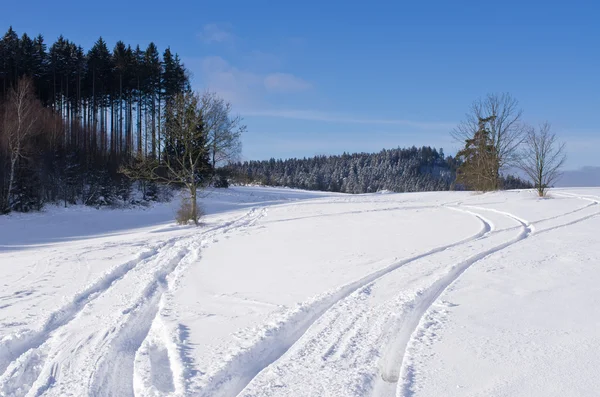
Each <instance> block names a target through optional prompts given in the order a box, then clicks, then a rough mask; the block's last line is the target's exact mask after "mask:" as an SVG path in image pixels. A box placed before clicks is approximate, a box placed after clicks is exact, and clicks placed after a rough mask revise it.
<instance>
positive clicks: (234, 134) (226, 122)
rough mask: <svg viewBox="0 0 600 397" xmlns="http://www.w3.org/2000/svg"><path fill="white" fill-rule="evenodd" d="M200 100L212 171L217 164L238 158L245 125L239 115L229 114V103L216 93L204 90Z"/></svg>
mask: <svg viewBox="0 0 600 397" xmlns="http://www.w3.org/2000/svg"><path fill="white" fill-rule="evenodd" d="M200 102H201V107H202V110H203V112H202V116H203V120H204V126H205V129H206V132H207V144H208V147H209V149H210V162H211V165H212V168H213V171H214V170H215V169H216V167H217V165H218V164H223V163H226V162H229V161H235V160H238V158H239V155H240V154H241V151H242V143H241V141H240V138H241V136H242V133H243V132H244V131H245V130H246V126H245V125H243V124H242V118H241V117H240V116H232V115H231V104H230V103H229V102H226V101H225V100H224V99H223V98H220V97H219V96H217V94H216V93H214V92H205V93H204V94H202V97H201V99H200Z"/></svg>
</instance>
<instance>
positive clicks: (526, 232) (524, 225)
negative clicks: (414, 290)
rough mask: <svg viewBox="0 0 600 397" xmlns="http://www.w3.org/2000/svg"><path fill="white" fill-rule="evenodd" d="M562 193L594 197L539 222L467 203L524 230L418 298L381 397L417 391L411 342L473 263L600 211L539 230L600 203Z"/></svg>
mask: <svg viewBox="0 0 600 397" xmlns="http://www.w3.org/2000/svg"><path fill="white" fill-rule="evenodd" d="M559 195H562V196H564V197H573V198H580V199H583V200H588V201H591V202H592V203H591V204H590V205H587V206H584V207H582V208H578V209H576V210H573V211H569V212H566V213H563V214H559V215H556V216H553V217H549V218H545V219H541V220H539V221H537V222H532V223H530V222H528V221H526V220H524V219H522V218H520V217H518V216H516V215H514V214H511V213H509V212H506V211H499V210H496V209H491V208H485V207H477V206H468V205H465V206H464V207H466V208H471V209H476V210H480V211H489V212H495V213H498V214H502V215H505V216H508V217H510V218H512V219H514V220H515V221H517V222H519V223H520V224H521V229H522V231H521V233H519V235H517V236H516V237H515V238H514V239H513V240H511V241H509V242H507V243H504V244H500V245H498V246H496V247H494V248H492V249H490V250H488V251H487V252H482V253H480V254H477V255H474V256H472V257H470V258H468V259H466V260H465V261H464V262H461V263H460V264H459V265H457V266H455V267H454V268H453V271H452V272H451V273H449V274H448V275H447V276H446V277H444V278H443V279H440V280H438V281H437V282H436V283H435V284H434V285H432V287H431V288H430V289H428V290H427V291H426V292H425V294H424V297H423V298H422V299H420V300H419V301H418V302H416V306H415V310H413V312H411V314H410V316H409V317H408V319H407V320H405V321H403V324H402V327H401V328H400V331H399V335H400V337H399V338H398V340H397V341H396V343H395V344H394V345H393V347H392V349H390V352H391V353H389V354H392V355H393V354H395V353H394V352H398V348H399V347H401V346H404V354H402V355H398V356H399V357H401V360H400V361H401V362H400V366H398V367H397V368H398V371H399V373H398V377H397V378H396V373H395V372H388V373H382V378H383V379H384V381H386V382H388V383H390V385H389V386H388V387H385V386H383V387H380V389H379V392H378V393H377V392H376V395H377V396H379V397H388V396H389V397H395V396H397V397H410V396H412V395H413V385H414V376H415V368H414V367H413V364H412V361H411V360H410V354H409V352H408V349H409V346H410V344H411V342H412V343H416V342H417V341H418V338H419V336H420V335H421V334H423V333H424V331H425V329H426V328H427V327H428V326H429V324H428V321H427V320H426V315H427V313H428V312H429V311H430V310H431V307H432V306H433V304H434V303H435V301H436V300H437V299H438V298H439V297H440V296H441V295H442V294H443V293H444V291H445V290H446V289H447V288H448V287H449V286H450V285H452V283H454V282H455V281H456V280H458V278H459V277H460V276H461V275H462V274H463V273H464V272H465V271H466V270H467V269H468V268H469V267H470V266H472V265H473V264H474V263H475V262H478V261H480V260H482V259H483V258H485V257H487V256H489V255H491V254H494V253H496V252H498V251H500V250H503V249H505V248H507V247H509V246H511V245H513V244H516V243H517V242H519V241H522V240H524V239H525V238H527V237H529V236H530V235H532V234H534V233H535V235H539V234H542V233H546V232H549V231H552V230H555V229H558V228H562V227H565V226H569V225H573V224H576V223H579V222H582V221H585V220H587V219H590V218H593V217H596V216H598V215H600V212H596V213H594V214H591V215H587V216H584V217H581V218H578V219H575V220H573V221H570V222H566V223H563V224H561V225H558V226H554V227H550V228H547V229H543V230H541V231H537V232H536V231H535V227H534V225H535V224H537V223H543V222H546V221H550V220H554V219H559V218H561V217H564V216H567V215H570V214H573V213H577V212H580V211H582V210H584V209H587V208H589V207H591V206H594V205H598V204H600V200H598V198H596V199H594V198H588V197H582V196H577V195H570V194H559ZM415 314H417V316H415ZM419 314H420V315H419ZM415 323H416V324H415ZM413 327H414V328H413ZM411 328H413V331H412V332H411V333H410V335H409V337H408V338H407V334H408V331H409V330H410V329H411ZM389 369H390V370H393V367H391V368H389ZM386 377H387V379H386ZM399 380H402V383H400V382H399ZM394 381H396V383H397V386H396V387H392V386H393V384H394Z"/></svg>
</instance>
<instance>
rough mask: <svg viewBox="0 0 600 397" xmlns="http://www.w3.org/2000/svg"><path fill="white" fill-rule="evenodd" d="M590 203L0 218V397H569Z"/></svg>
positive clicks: (507, 199) (510, 196)
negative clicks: (181, 221)
mask: <svg viewBox="0 0 600 397" xmlns="http://www.w3.org/2000/svg"><path fill="white" fill-rule="evenodd" d="M599 197H600V189H593V188H590V189H582V188H579V189H560V190H555V191H553V192H552V193H551V197H549V198H546V199H539V198H537V197H535V195H534V193H533V192H531V191H507V192H497V193H487V194H473V193H469V192H435V193H410V194H392V193H390V192H385V194H382V192H380V193H374V194H363V195H352V196H351V195H344V194H331V193H323V192H306V191H301V190H294V189H284V188H281V189H279V188H264V187H232V188H230V189H216V190H214V191H210V192H208V194H207V195H206V196H205V197H204V198H203V199H202V205H203V207H204V209H205V211H206V213H207V216H206V217H205V218H204V219H203V225H202V226H201V227H199V228H195V227H191V226H185V227H181V226H176V225H174V223H173V221H172V219H173V217H174V213H175V209H176V207H177V204H178V202H177V200H174V201H173V202H172V203H163V204H155V205H153V206H152V207H150V208H136V209H127V210H115V209H102V210H95V209H89V208H85V207H75V208H67V209H64V208H58V207H56V208H50V209H48V210H46V211H45V212H43V213H38V214H13V215H10V216H5V217H1V218H0V286H1V290H0V396H86V395H89V396H125V397H127V396H187V395H193V396H216V397H233V396H244V397H250V396H255V397H266V396H332V397H334V396H335V397H337V396H378V397H387V396H389V397H395V396H415V397H417V396H465V395H467V396H480V395H481V396H483V395H494V396H531V395H557V396H559V395H560V396H583V395H590V396H591V395H596V390H597V389H598V388H599V387H600V380H599V379H598V378H597V376H595V374H596V368H598V367H599V365H600V358H598V354H597V351H598V349H599V348H600V337H598V335H597V332H596V330H597V329H599V326H600V320H598V319H599V318H600V316H599V314H600V305H599V304H598V303H599V301H600V287H599V286H600V270H599V269H598V266H597V264H598V263H599V262H600V260H599V259H600V252H599V251H598V250H597V248H596V247H597V246H598V243H599V241H598V240H599V239H600V237H599V236H598V233H597V230H598V226H599V224H598V223H599V218H598V217H597V215H598V214H599V211H600V207H599V205H598V204H599V202H600V198H599Z"/></svg>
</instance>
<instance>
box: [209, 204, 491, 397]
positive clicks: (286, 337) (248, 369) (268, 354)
mask: <svg viewBox="0 0 600 397" xmlns="http://www.w3.org/2000/svg"><path fill="white" fill-rule="evenodd" d="M438 208H449V209H452V210H455V211H460V212H464V213H467V214H469V215H471V216H474V217H476V218H477V219H478V220H479V221H480V222H481V229H480V230H479V231H478V232H477V233H476V234H474V235H473V236H470V237H467V238H465V239H463V240H461V241H458V242H455V243H452V244H447V245H444V246H440V247H437V248H433V249H431V250H429V251H426V252H425V253H422V254H419V255H415V256H412V257H410V258H407V259H404V260H401V261H398V262H395V263H394V264H392V265H390V266H387V267H385V268H383V269H381V270H378V271H376V272H373V273H371V274H369V275H367V276H365V277H363V278H361V279H359V280H357V281H355V282H352V283H350V284H347V285H345V286H342V287H340V288H338V289H336V290H335V291H333V292H330V293H327V294H325V295H322V296H318V297H316V298H315V299H313V300H311V301H308V302H304V303H302V304H300V305H298V306H297V307H296V308H295V309H293V310H292V311H291V312H289V313H287V314H286V315H284V316H283V317H282V318H280V319H278V321H277V323H276V324H274V325H271V326H269V327H268V328H263V329H258V330H257V331H256V333H257V334H258V337H257V339H258V340H257V341H255V342H254V343H252V344H251V345H250V346H249V347H247V348H245V349H242V350H240V351H239V352H237V353H235V354H233V357H232V358H231V359H230V360H229V361H228V362H227V363H226V364H225V366H224V367H222V368H220V369H219V370H218V371H217V372H216V373H212V374H208V375H209V376H208V378H209V379H208V381H207V382H206V384H204V385H202V386H201V390H200V391H199V392H198V395H199V396H202V397H234V396H237V395H238V394H239V393H240V392H241V391H242V390H243V389H244V388H245V387H246V386H247V385H248V384H249V383H250V382H251V381H252V379H253V378H254V377H255V376H256V375H258V374H259V373H260V372H261V371H262V370H263V369H265V368H266V367H268V366H269V365H271V364H272V363H274V362H275V361H277V360H278V359H279V358H280V357H281V356H282V355H283V354H285V353H286V352H287V351H288V350H289V349H290V347H291V346H292V345H294V344H295V343H296V342H297V341H298V340H299V339H300V338H301V337H302V335H304V334H305V333H306V331H307V330H308V329H309V328H310V326H311V325H312V324H313V323H315V322H316V321H317V320H318V319H319V318H320V317H321V316H322V315H323V314H324V313H325V312H326V311H327V310H329V309H330V308H331V307H332V306H334V305H335V304H336V303H337V302H339V301H341V300H343V299H345V298H346V297H348V296H350V295H351V294H352V293H354V292H355V291H358V290H359V289H361V288H363V287H365V286H367V285H368V284H370V283H373V282H375V281H376V280H378V279H380V278H382V277H383V276H385V275H387V274H389V273H391V272H393V271H394V270H396V269H398V268H400V267H402V266H404V265H406V264H409V263H411V262H415V261H417V260H419V259H423V258H426V257H428V256H431V255H433V254H436V253H439V252H442V251H445V250H448V249H450V248H454V247H458V246H460V245H463V244H467V243H469V242H472V241H475V240H477V239H480V238H482V237H485V236H486V235H488V234H489V233H491V232H492V231H493V229H494V226H493V224H492V223H491V222H490V221H489V220H487V219H486V218H484V217H483V216H481V215H480V214H477V213H475V212H472V211H468V210H465V209H460V208H454V207H444V206H442V205H440V206H439V207H438Z"/></svg>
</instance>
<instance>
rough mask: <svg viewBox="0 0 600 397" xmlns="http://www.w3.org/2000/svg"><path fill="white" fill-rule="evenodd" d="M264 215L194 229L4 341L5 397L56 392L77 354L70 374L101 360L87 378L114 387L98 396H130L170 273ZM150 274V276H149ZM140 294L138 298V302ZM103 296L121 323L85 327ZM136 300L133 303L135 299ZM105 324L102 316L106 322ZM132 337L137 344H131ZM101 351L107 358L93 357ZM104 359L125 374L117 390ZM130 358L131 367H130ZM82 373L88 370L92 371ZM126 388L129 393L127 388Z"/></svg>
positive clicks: (1, 391) (1, 382)
mask: <svg viewBox="0 0 600 397" xmlns="http://www.w3.org/2000/svg"><path fill="white" fill-rule="evenodd" d="M265 214H266V209H264V208H263V209H257V208H253V209H251V210H250V211H248V212H246V213H245V214H244V215H242V216H241V217H238V218H236V219H234V220H231V221H228V222H225V223H222V224H220V225H217V226H215V227H213V228H210V229H208V230H204V231H201V233H200V234H197V232H195V231H193V232H192V233H190V234H191V235H188V236H187V237H186V236H184V237H183V238H182V237H178V238H173V239H169V240H167V241H166V242H163V243H160V244H159V245H157V246H156V247H154V248H151V249H150V250H149V251H145V252H144V253H142V254H140V256H139V257H138V258H137V259H136V260H132V261H129V262H127V263H125V264H122V265H119V266H117V267H115V268H113V269H112V270H111V271H109V272H108V273H106V274H105V275H104V276H102V277H101V278H99V279H98V280H97V281H96V282H94V283H93V284H92V285H91V286H89V287H88V288H86V289H84V290H83V291H82V292H80V293H78V294H77V295H76V296H75V297H74V298H73V299H72V301H71V302H70V303H69V304H67V305H66V306H64V307H63V308H61V309H59V310H57V311H55V312H54V313H52V315H51V316H50V317H49V319H48V320H47V321H46V323H45V324H44V326H43V327H42V328H41V329H40V330H37V331H30V332H28V333H26V334H25V335H24V336H21V337H19V336H18V335H17V336H13V337H11V338H5V340H3V343H2V344H1V345H0V346H2V350H0V353H2V355H0V357H3V358H4V361H3V363H4V364H3V366H4V367H5V369H6V370H5V371H4V374H3V375H2V376H0V396H11V397H13V396H21V395H32V396H33V395H40V394H42V393H44V392H46V391H48V390H51V389H52V388H55V387H56V386H57V384H59V383H60V380H61V377H64V373H65V372H66V369H64V370H63V371H61V364H64V362H65V361H66V362H69V361H70V360H71V359H73V358H75V356H78V361H76V362H75V361H73V362H71V363H70V365H68V366H67V367H69V368H68V369H69V371H71V373H75V372H77V371H78V368H77V365H78V364H82V363H83V364H84V366H85V367H90V366H92V362H91V361H90V360H93V361H95V362H96V364H94V365H93V366H94V367H96V365H98V366H99V367H98V373H96V372H95V371H92V375H93V379H88V381H87V382H89V385H88V386H89V387H90V388H92V387H94V386H95V385H98V384H100V385H107V384H109V385H110V387H107V388H102V390H101V391H99V389H95V391H94V393H93V395H119V396H125V395H128V394H127V391H126V392H125V394H123V393H121V390H123V388H122V386H123V385H125V384H127V383H129V382H131V383H132V376H133V375H132V372H133V371H128V370H129V368H130V367H133V356H132V354H133V355H134V354H135V351H136V350H137V348H138V347H139V345H140V344H141V343H142V341H143V340H144V339H145V337H146V335H147V331H148V329H149V327H150V325H149V324H150V323H151V322H152V319H153V318H154V316H155V315H156V312H157V310H158V309H157V308H158V302H159V300H160V297H161V296H162V293H163V292H164V290H165V288H167V287H168V285H167V282H166V279H167V277H168V276H169V274H171V273H172V272H173V271H174V270H175V269H176V268H177V267H178V266H179V265H180V263H181V262H182V260H183V259H185V258H186V257H188V256H189V254H190V253H192V254H197V253H198V251H199V249H200V247H201V244H202V242H203V241H207V240H210V239H211V238H212V237H213V236H216V235H220V234H223V233H228V232H230V231H232V230H236V229H239V228H242V227H244V226H251V225H253V224H254V223H255V222H256V221H257V220H258V219H260V218H261V217H262V216H264V215H265ZM192 256H193V255H192ZM148 274H151V276H150V277H148V276H147V275H148ZM132 277H133V278H132ZM126 280H127V283H125V284H123V288H121V287H120V285H121V284H122V283H124V282H125V281H126ZM143 280H147V281H146V284H145V286H142V289H141V290H138V291H141V294H138V295H136V294H135V293H134V292H132V291H130V290H131V286H132V285H136V284H137V283H139V282H140V281H142V282H143ZM111 296H112V297H111ZM135 296H139V297H138V298H135ZM104 297H107V302H111V301H110V300H109V299H108V298H111V299H112V300H113V301H117V302H121V303H118V304H119V305H121V306H120V307H122V308H123V309H124V310H123V309H116V313H110V314H111V315H112V318H113V319H116V320H115V321H116V323H114V324H103V323H99V324H97V326H99V328H100V330H97V329H91V330H89V329H86V327H85V324H87V323H89V322H90V321H93V317H94V315H95V313H94V311H93V306H94V305H95V304H96V302H97V301H100V300H101V299H103V298H104ZM115 298H116V299H115ZM132 298H133V299H134V300H131V299H132ZM98 303H99V304H98V306H99V307H100V306H103V305H102V302H98ZM104 303H106V302H104ZM106 306H110V305H106ZM113 306H114V305H113ZM114 311H115V310H113V312H114ZM120 311H122V313H120ZM107 317H108V316H107ZM90 318H92V320H90ZM104 320H105V319H104V318H101V321H104ZM79 323H81V325H80V324H79ZM82 325H83V328H84V329H86V331H87V334H88V335H89V337H88V338H87V340H79V339H77V338H75V339H74V340H71V339H72V336H75V335H70V334H69V331H72V332H73V331H75V332H77V328H78V327H80V329H81V327H82ZM103 327H107V328H105V329H106V332H105V333H104V335H101V332H100V331H101V330H102V328H103ZM87 328H89V327H87ZM102 332H104V331H102ZM128 338H130V339H131V341H133V342H131V343H130V342H129V341H127V339H128ZM119 341H120V342H121V343H119ZM92 342H96V343H97V347H99V349H98V350H97V351H91V350H90V348H89V346H88V345H90V344H92ZM113 342H114V343H113ZM68 349H70V352H69V350H68ZM86 349H87V350H88V353H89V354H88V356H87V357H84V358H82V359H79V358H80V357H83V356H85V355H84V354H82V352H83V351H85V350H86ZM65 353H66V355H65ZM100 353H102V354H104V355H101V356H100V357H96V358H94V357H95V355H97V354H100ZM121 353H123V354H121ZM105 355H108V356H111V357H112V358H113V362H111V363H109V365H108V366H111V367H112V366H114V367H115V368H117V367H120V368H121V371H119V373H117V376H118V377H117V378H113V380H114V381H115V382H114V388H112V384H110V382H109V383H103V381H102V379H103V375H102V374H109V373H110V371H107V370H106V368H107V365H105V364H104V363H106V362H107V361H106V360H103V357H105ZM86 358H87V361H86ZM130 359H131V365H129V364H128V362H129V360H130ZM71 364H72V365H71ZM117 364H118V365H117ZM103 365H104V366H103ZM65 368H66V367H65ZM82 369H86V370H87V368H82ZM61 372H62V373H61ZM129 372H131V375H130V376H128V375H127V376H123V375H124V374H128V373H129ZM112 373H113V374H115V373H116V372H114V371H113V372H112ZM106 377H109V375H106V376H105V378H106ZM127 378H128V379H127ZM81 383H85V382H81ZM61 386H64V385H61ZM68 387H69V386H68V385H67V388H68ZM111 388H112V389H111ZM125 390H128V389H127V387H125ZM71 391H72V390H71ZM111 392H114V393H111ZM131 395H133V394H131Z"/></svg>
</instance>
